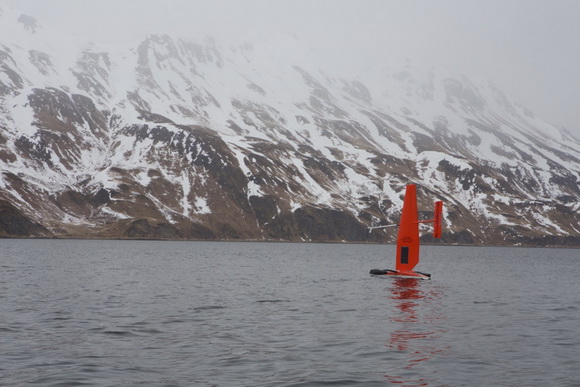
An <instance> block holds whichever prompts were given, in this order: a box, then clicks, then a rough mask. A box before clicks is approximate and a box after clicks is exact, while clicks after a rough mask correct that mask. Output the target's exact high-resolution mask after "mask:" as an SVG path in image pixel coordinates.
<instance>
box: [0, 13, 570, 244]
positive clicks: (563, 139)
mask: <svg viewBox="0 0 580 387" xmlns="http://www.w3.org/2000/svg"><path fill="white" fill-rule="evenodd" d="M30 19H31V18H20V17H14V15H12V14H11V13H10V12H4V13H0V25H1V26H2V27H0V29H4V30H8V29H9V31H10V32H11V34H10V35H7V34H3V35H2V36H11V37H12V40H11V39H8V40H3V41H2V43H0V170H1V174H0V236H59V237H112V238H177V239H181V238H184V239H187V238H194V239H253V240H293V241H300V240H306V241H309V240H349V241H364V240H385V238H386V239H387V240H389V241H393V240H394V233H392V235H391V233H389V235H387V236H385V234H384V233H381V232H376V231H375V232H373V233H371V234H369V233H368V231H367V230H366V226H368V225H377V224H384V223H396V222H397V221H398V216H399V211H400V208H401V205H402V195H403V193H404V186H405V184H406V183H409V182H412V183H416V184H418V185H419V190H418V195H419V198H418V199H419V208H420V210H424V212H423V213H422V214H421V215H422V216H423V217H424V218H427V217H429V216H430V211H431V205H432V202H433V201H434V200H443V201H444V202H445V211H444V221H445V229H444V233H443V240H444V241H445V242H450V243H453V242H456V243H469V244H484V243H493V244H510V245H517V244H541V245H558V246H559V245H568V246H580V226H579V224H580V215H579V212H580V211H579V210H580V189H579V186H578V184H579V182H578V176H579V172H580V142H579V141H578V140H576V139H575V138H574V137H572V136H571V135H570V134H569V133H567V132H565V131H564V130H562V129H560V128H556V127H554V126H553V125H551V124H549V123H547V122H545V121H543V120H542V119H540V118H538V117H536V116H534V115H533V114H532V113H531V112H530V111H528V110H526V109H525V108H523V107H521V106H518V105H515V104H513V103H512V102H510V101H509V100H508V99H507V98H506V97H505V95H503V94H502V92H501V91H499V90H498V89H497V88H496V87H495V86H493V85H492V84H491V83H490V82H485V81H477V82H476V81H472V80H468V79H466V78H465V77H457V76H454V75H452V74H449V73H448V72H444V71H439V70H436V69H429V70H428V71H424V70H421V69H417V68H415V67H413V66H412V65H410V64H406V65H404V66H402V67H400V68H396V69H387V68H382V67H380V66H378V65H377V66H376V69H375V70H370V71H369V72H368V73H366V74H364V75H361V76H360V77H359V78H357V79H339V78H333V77H331V76H329V75H327V74H325V73H324V72H321V71H320V70H318V69H313V68H309V67H308V65H307V63H299V62H298V60H297V59H296V58H302V57H303V56H302V55H295V54H289V52H291V51H292V50H288V49H287V48H288V47H290V46H292V47H296V42H292V41H287V40H281V41H280V43H279V44H280V47H279V49H278V50H273V49H272V47H268V48H267V49H266V48H263V47H259V46H256V47H254V46H252V45H250V44H245V45H242V46H239V47H227V48H224V47H222V46H220V45H219V44H218V43H216V42H214V41H213V40H211V39H204V40H202V41H192V40H185V39H176V38H172V37H170V36H165V35H151V36H149V37H147V38H146V39H144V40H143V41H142V42H141V43H140V44H139V45H137V46H134V47H114V48H109V47H105V46H103V47H99V46H96V45H94V44H87V45H83V44H80V45H79V44H77V43H74V42H70V41H68V42H69V43H66V42H65V41H64V40H63V39H61V38H60V37H58V36H55V35H52V34H51V33H49V32H47V31H44V32H43V33H42V34H39V33H38V31H39V30H41V29H42V27H41V26H40V24H38V23H37V22H36V21H34V20H33V19H32V21H31V20H30ZM19 20H20V21H19ZM23 20H24V21H23ZM31 23H32V24H31ZM31 25H33V26H34V28H30V26H31ZM0 32H2V31H0ZM292 52H294V51H292ZM424 238H425V240H429V238H430V237H429V236H428V235H426V236H424Z"/></svg>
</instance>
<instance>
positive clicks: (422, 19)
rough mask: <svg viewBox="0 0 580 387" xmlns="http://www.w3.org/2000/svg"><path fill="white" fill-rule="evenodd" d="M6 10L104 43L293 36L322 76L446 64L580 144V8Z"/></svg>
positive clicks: (200, 2)
mask: <svg viewBox="0 0 580 387" xmlns="http://www.w3.org/2000/svg"><path fill="white" fill-rule="evenodd" d="M2 6H8V7H10V8H12V9H17V10H20V11H22V12H24V13H27V14H29V15H31V16H33V17H35V18H36V19H38V21H39V22H40V23H41V24H42V25H44V26H49V27H51V28H55V29H59V30H61V31H64V32H66V33H70V34H75V35H76V36H81V37H82V36H85V37H86V38H87V39H89V40H92V41H95V42H100V43H126V42H131V41H139V40H140V39H141V38H143V37H144V36H145V35H146V34H148V33H152V32H166V33H169V34H173V35H179V36H192V37H197V36H204V35H210V36H214V37H216V39H218V41H229V40H241V39H246V40H250V41H259V40H261V39H269V38H271V37H272V36H274V37H275V36H276V35H277V34H279V33H290V34H292V35H294V36H296V37H297V38H298V39H299V40H300V41H303V42H307V44H308V46H309V47H311V48H312V52H313V53H315V54H314V55H315V58H313V60H316V61H318V62H319V63H320V65H321V66H323V67H324V66H327V67H333V68H334V69H335V71H339V72H343V73H349V74H351V75H352V76H356V73H357V72H360V71H364V68H365V67H366V66H367V65H368V64H369V63H373V64H376V63H381V62H388V61H390V60H391V59H392V58H409V59H410V60H412V61H417V62H421V63H427V64H433V65H440V64H445V65H447V67H449V68H451V69H453V70H454V71H457V72H459V73H462V74H465V75H466V76H468V77H469V78H474V77H478V78H485V79H489V80H491V81H493V82H494V83H495V85H496V86H497V87H499V88H500V89H501V90H503V91H504V92H505V93H506V94H507V95H508V97H509V98H510V99H511V100H513V101H514V102H517V103H520V104H521V105H524V106H526V107H528V108H530V109H531V110H532V111H533V112H535V113H536V114H537V115H538V116H540V117H542V118H544V119H546V120H547V121H549V122H551V123H553V124H556V125H562V126H564V127H566V128H568V129H569V130H571V131H572V132H574V133H575V134H576V135H577V137H580V104H579V103H578V100H579V99H578V91H579V90H580V71H579V69H580V43H579V39H578V38H579V37H580V23H579V22H578V20H579V18H580V1H577V0H549V1H548V0H485V1H484V0H437V1H432V0H0V7H2ZM0 39H1V38H0ZM333 71H334V70H333Z"/></svg>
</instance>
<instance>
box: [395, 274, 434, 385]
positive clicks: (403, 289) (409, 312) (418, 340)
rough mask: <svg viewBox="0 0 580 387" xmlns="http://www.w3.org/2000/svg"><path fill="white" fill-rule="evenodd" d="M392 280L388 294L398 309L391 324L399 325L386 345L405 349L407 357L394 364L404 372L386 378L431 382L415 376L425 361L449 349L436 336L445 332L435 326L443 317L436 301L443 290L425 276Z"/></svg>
mask: <svg viewBox="0 0 580 387" xmlns="http://www.w3.org/2000/svg"><path fill="white" fill-rule="evenodd" d="M392 280H393V285H392V286H391V287H390V288H389V295H388V296H389V298H390V299H391V300H393V302H394V307H395V308H396V309H397V313H390V314H389V321H390V324H389V325H390V326H393V325H395V326H396V329H395V330H393V331H392V332H390V334H389V340H388V342H387V344H386V346H387V348H389V349H390V350H392V351H397V352H402V353H403V355H404V356H405V357H404V359H403V362H402V363H399V364H398V366H396V367H394V368H395V372H397V371H400V372H397V373H398V374H391V373H389V374H385V378H386V380H387V381H388V382H390V383H392V384H397V385H401V386H408V387H411V386H428V385H429V380H428V379H426V378H424V377H415V376H417V375H418V374H419V368H420V367H419V366H420V365H421V364H422V363H424V362H426V361H428V360H430V359H432V358H433V357H434V356H436V355H437V354H440V353H441V352H443V351H444V350H445V348H441V347H437V346H436V345H435V344H433V339H434V338H436V337H438V336H439V335H440V334H441V333H442V331H441V330H439V331H437V330H436V329H434V328H433V326H432V322H433V321H434V320H440V319H441V318H442V317H441V316H440V315H438V313H437V310H438V308H437V305H436V303H437V300H438V299H440V296H441V293H440V292H439V291H438V290H437V289H436V288H435V287H434V286H432V285H431V284H430V283H428V282H426V281H424V280H418V279H413V278H392ZM391 368H392V367H391ZM422 374H423V376H424V373H422ZM406 375H408V376H409V377H407V376H406Z"/></svg>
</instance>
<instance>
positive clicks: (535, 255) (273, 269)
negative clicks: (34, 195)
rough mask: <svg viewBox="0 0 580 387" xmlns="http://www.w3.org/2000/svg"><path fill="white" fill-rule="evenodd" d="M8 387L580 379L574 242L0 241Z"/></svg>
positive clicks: (0, 329)
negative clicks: (399, 274)
mask: <svg viewBox="0 0 580 387" xmlns="http://www.w3.org/2000/svg"><path fill="white" fill-rule="evenodd" d="M0 253H1V255H0V348H2V351H0V385H7V386H17V385H42V386H71V385H92V386H93V385H96V386H132V385H156V386H157V385H159V386H192V385H199V386H316V385H320V386H325V385H337V386H349V385H364V386H373V385H377V386H379V385H380V386H385V385H398V386H473V385H480V386H500V385H501V386H578V385H580V371H579V367H578V356H579V354H580V336H579V335H578V329H579V328H578V327H580V297H579V296H578V290H579V288H578V278H577V277H578V273H580V254H579V250H573V249H572V250H565V249H528V248H470V247H444V246H423V248H422V262H421V264H420V266H419V269H420V270H421V271H424V272H428V273H431V274H432V275H433V279H432V280H430V281H420V280H412V279H393V278H376V277H371V276H369V275H368V272H369V270H370V269H373V268H378V269H385V268H390V266H391V262H392V261H394V260H393V259H391V258H388V257H390V256H393V255H394V253H395V250H394V247H393V246H382V245H345V244H285V243H235V242H231V243H220V242H156V241H83V240H6V239H5V240H0Z"/></svg>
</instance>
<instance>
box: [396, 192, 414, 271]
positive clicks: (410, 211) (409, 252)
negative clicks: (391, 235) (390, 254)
mask: <svg viewBox="0 0 580 387" xmlns="http://www.w3.org/2000/svg"><path fill="white" fill-rule="evenodd" d="M418 263H419V215H418V212H417V193H416V187H415V185H414V184H409V185H407V190H406V191H405V200H404V202H403V213H402V214H401V222H400V223H399V234H398V237H397V263H396V266H395V269H396V270H397V271H412V270H413V269H414V268H415V266H416V265H417V264H418Z"/></svg>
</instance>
